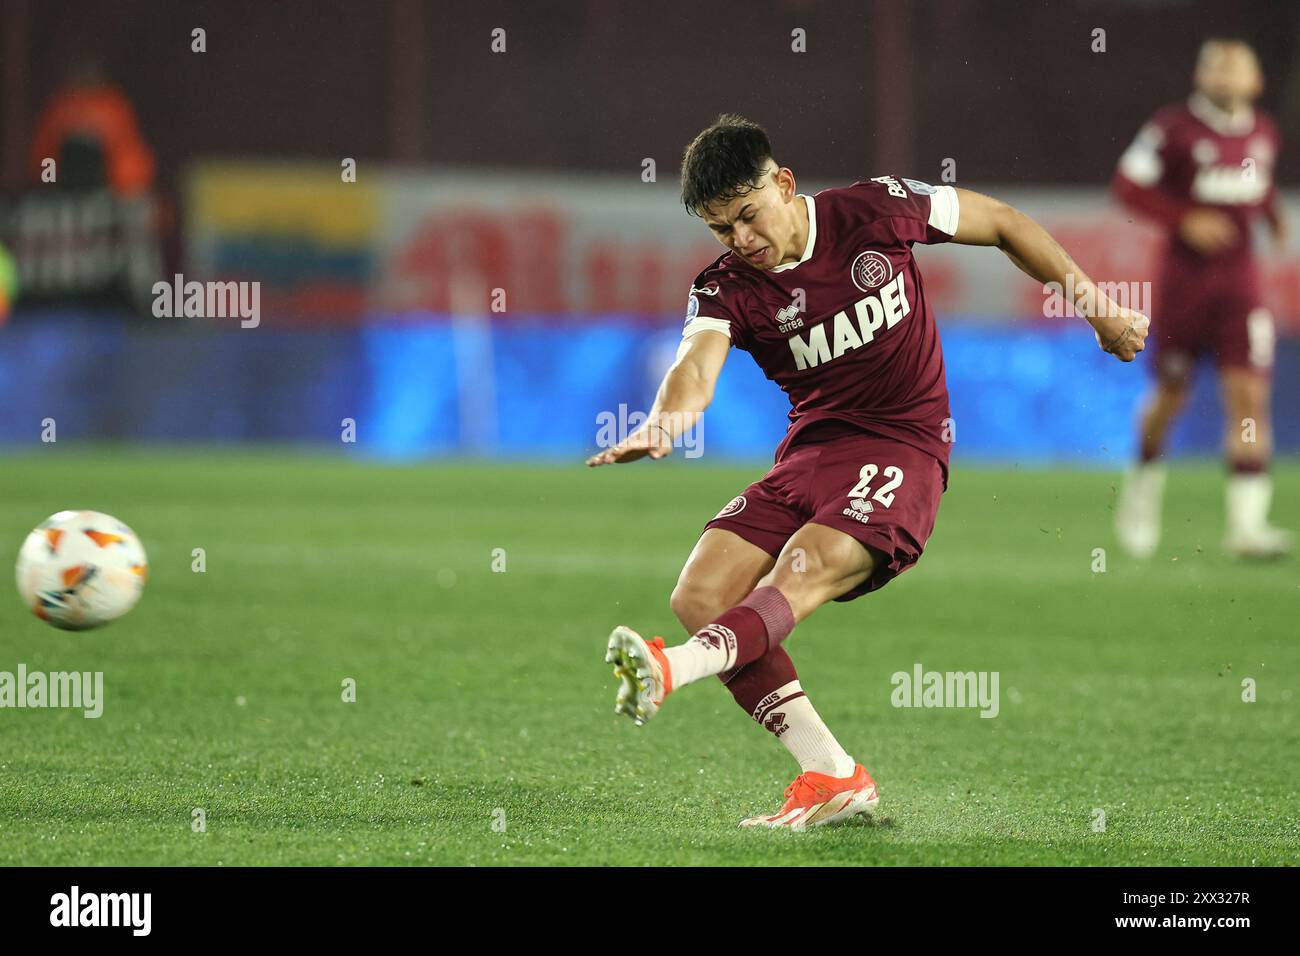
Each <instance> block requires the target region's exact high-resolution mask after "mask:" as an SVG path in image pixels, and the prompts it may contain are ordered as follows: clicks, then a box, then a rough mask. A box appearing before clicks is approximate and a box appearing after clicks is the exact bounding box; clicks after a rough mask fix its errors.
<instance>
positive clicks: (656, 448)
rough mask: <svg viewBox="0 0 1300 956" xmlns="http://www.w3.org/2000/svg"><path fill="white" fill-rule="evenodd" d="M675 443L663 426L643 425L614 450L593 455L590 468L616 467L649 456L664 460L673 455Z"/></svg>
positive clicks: (588, 462)
mask: <svg viewBox="0 0 1300 956" xmlns="http://www.w3.org/2000/svg"><path fill="white" fill-rule="evenodd" d="M672 450H673V441H672V436H670V435H669V434H668V430H667V429H666V428H664V427H663V426H662V425H649V424H647V425H642V426H641V427H640V428H638V429H637V430H636V431H634V432H633V433H632V434H630V435H628V436H627V438H625V439H623V440H622V441H621V442H619V443H618V444H617V445H615V446H614V447H613V448H607V449H605V451H602V452H599V453H597V454H595V455H592V456H591V457H590V458H588V459H587V467H588V468H596V467H598V466H600V465H616V464H622V463H623V462H628V461H636V460H637V459H638V458H644V457H645V456H646V455H649V456H650V457H651V458H663V457H664V456H665V455H670V454H672Z"/></svg>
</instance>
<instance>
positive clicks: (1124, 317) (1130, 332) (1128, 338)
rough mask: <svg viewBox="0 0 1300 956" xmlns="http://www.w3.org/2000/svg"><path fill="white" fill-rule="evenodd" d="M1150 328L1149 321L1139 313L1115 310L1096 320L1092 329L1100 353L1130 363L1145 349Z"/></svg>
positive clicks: (1129, 310)
mask: <svg viewBox="0 0 1300 956" xmlns="http://www.w3.org/2000/svg"><path fill="white" fill-rule="evenodd" d="M1150 326H1151V320H1150V319H1149V318H1147V317H1146V316H1145V315H1143V314H1142V313H1141V312H1135V311H1133V310H1132V309H1115V310H1113V311H1112V312H1111V313H1110V314H1108V315H1106V316H1104V317H1102V318H1100V319H1098V320H1097V321H1096V323H1095V324H1094V326H1093V328H1094V329H1095V330H1096V336H1097V344H1098V345H1100V346H1101V348H1102V351H1104V352H1109V353H1110V354H1111V355H1113V356H1115V357H1116V358H1117V359H1119V360H1120V361H1121V362H1131V361H1133V360H1134V359H1135V358H1137V354H1138V353H1139V352H1141V351H1142V350H1143V349H1144V348H1146V338H1147V329H1148V328H1149V327H1150Z"/></svg>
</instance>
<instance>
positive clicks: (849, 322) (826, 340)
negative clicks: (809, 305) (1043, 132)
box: [786, 272, 912, 370]
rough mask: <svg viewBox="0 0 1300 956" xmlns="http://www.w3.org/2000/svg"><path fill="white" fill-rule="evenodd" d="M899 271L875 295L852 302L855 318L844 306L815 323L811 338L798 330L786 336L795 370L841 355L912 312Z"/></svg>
mask: <svg viewBox="0 0 1300 956" xmlns="http://www.w3.org/2000/svg"><path fill="white" fill-rule="evenodd" d="M906 275H907V273H905V272H900V273H899V274H898V275H896V276H895V277H894V278H893V279H892V280H891V281H889V282H886V283H885V284H884V285H882V286H881V287H880V291H879V292H877V293H876V294H875V295H869V296H865V297H864V298H861V299H859V300H858V301H857V302H855V303H853V313H854V319H856V321H854V319H850V318H849V312H848V310H847V309H841V310H840V311H839V312H836V313H835V315H834V316H832V317H831V318H829V319H827V320H825V321H824V322H820V323H818V324H817V325H814V326H813V327H812V328H810V329H809V330H808V338H807V339H806V340H805V339H804V337H803V336H802V335H800V334H799V333H798V332H796V333H795V334H794V335H792V336H790V337H789V338H788V339H786V341H787V342H789V343H790V352H791V354H793V355H794V366H795V369H796V370H803V369H806V368H813V367H815V366H817V365H822V364H824V363H826V362H830V361H832V360H834V359H837V358H839V357H840V356H841V355H843V354H844V353H845V352H848V351H851V350H853V349H860V348H862V347H863V346H864V345H870V344H871V343H872V342H873V341H875V338H876V335H877V333H879V332H882V331H884V330H885V329H892V328H893V327H894V326H895V325H897V324H898V323H899V322H901V321H902V320H903V319H905V318H906V317H907V316H909V315H911V314H912V303H911V302H909V301H908V299H907V290H906V289H905V288H904V286H903V278H904V277H905V276H906Z"/></svg>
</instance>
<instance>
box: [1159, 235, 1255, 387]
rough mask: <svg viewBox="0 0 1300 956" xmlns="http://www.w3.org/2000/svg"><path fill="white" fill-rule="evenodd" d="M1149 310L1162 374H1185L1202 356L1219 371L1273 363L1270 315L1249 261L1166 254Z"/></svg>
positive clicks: (1251, 263)
mask: <svg viewBox="0 0 1300 956" xmlns="http://www.w3.org/2000/svg"><path fill="white" fill-rule="evenodd" d="M1151 311H1152V315H1151V332H1150V335H1149V338H1148V341H1147V344H1148V347H1150V349H1151V352H1152V361H1153V363H1154V367H1155V369H1156V371H1157V372H1158V373H1159V374H1160V375H1161V376H1165V377H1171V378H1182V377H1184V376H1185V375H1186V374H1187V373H1188V372H1190V371H1191V369H1192V366H1193V365H1195V363H1196V360H1197V359H1198V358H1199V357H1201V356H1202V355H1206V356H1210V357H1212V358H1213V359H1214V361H1215V364H1216V365H1217V366H1218V367H1219V368H1221V369H1222V368H1240V369H1248V370H1253V371H1256V372H1260V373H1262V374H1268V373H1269V372H1270V371H1271V369H1272V367H1273V342H1274V332H1273V315H1272V313H1271V312H1270V311H1269V310H1268V308H1267V306H1265V304H1264V299H1263V290H1262V287H1261V285H1260V281H1259V275H1258V273H1257V271H1256V269H1255V265H1254V263H1253V262H1252V261H1251V260H1249V259H1241V260H1236V259H1233V260H1231V261H1227V262H1222V263H1220V262H1217V261H1215V260H1205V259H1199V258H1191V257H1189V256H1187V255H1169V256H1168V257H1167V258H1166V259H1165V261H1164V263H1163V264H1162V266H1161V269H1160V276H1159V281H1158V282H1157V283H1156V286H1155V291H1154V294H1153V296H1152V303H1151Z"/></svg>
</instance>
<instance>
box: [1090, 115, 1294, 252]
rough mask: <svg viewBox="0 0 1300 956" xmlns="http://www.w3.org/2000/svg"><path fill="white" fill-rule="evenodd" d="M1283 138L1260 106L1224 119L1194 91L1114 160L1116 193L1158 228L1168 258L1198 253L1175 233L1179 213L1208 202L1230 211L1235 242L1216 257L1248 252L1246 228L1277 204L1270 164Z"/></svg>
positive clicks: (1155, 119) (1144, 129)
mask: <svg viewBox="0 0 1300 956" xmlns="http://www.w3.org/2000/svg"><path fill="white" fill-rule="evenodd" d="M1280 145H1281V140H1280V138H1279V136H1278V132H1277V126H1276V125H1275V124H1274V123H1273V120H1272V119H1271V118H1270V117H1268V116H1267V115H1265V114H1264V113H1262V112H1260V111H1258V110H1247V111H1246V112H1244V113H1241V114H1239V115H1237V116H1229V115H1228V114H1226V113H1224V112H1223V111H1222V110H1220V109H1219V108H1218V107H1216V106H1215V105H1214V104H1213V103H1211V102H1210V101H1209V100H1208V99H1206V98H1205V97H1204V96H1202V95H1200V94H1194V95H1193V96H1192V97H1191V98H1190V99H1189V100H1187V102H1185V103H1177V104H1174V105H1171V106H1166V107H1165V108H1164V109H1161V110H1159V111H1158V112H1157V113H1156V114H1155V115H1154V116H1153V117H1152V118H1151V119H1150V120H1149V121H1148V122H1147V124H1146V125H1145V126H1143V127H1142V129H1141V131H1140V132H1139V133H1138V136H1137V139H1136V140H1135V141H1134V142H1133V145H1132V146H1130V147H1129V148H1128V150H1126V151H1125V153H1124V155H1123V156H1122V157H1121V158H1120V161H1119V169H1118V170H1117V171H1116V175H1115V183H1114V186H1115V190H1116V192H1117V193H1118V195H1119V197H1120V198H1121V199H1122V200H1123V201H1124V202H1125V204H1127V205H1128V206H1129V207H1130V208H1131V209H1133V210H1135V211H1136V212H1139V213H1141V214H1143V215H1145V216H1147V217H1148V218H1151V219H1154V220H1155V221H1156V222H1158V223H1160V224H1161V225H1163V226H1164V227H1165V228H1166V229H1167V230H1168V231H1169V234H1170V252H1171V253H1173V254H1174V255H1182V256H1190V257H1196V258H1198V259H1200V258H1203V257H1202V256H1201V255H1200V254H1199V253H1197V252H1194V251H1193V250H1192V249H1191V248H1190V247H1188V246H1186V245H1185V244H1184V243H1182V242H1181V241H1180V240H1179V239H1178V236H1177V229H1178V224H1179V222H1180V221H1181V220H1182V218H1183V216H1184V215H1186V214H1187V213H1188V212H1190V211H1191V210H1192V209H1195V208H1198V207H1211V208H1214V209H1218V210H1220V211H1222V212H1223V213H1225V214H1227V215H1228V216H1230V217H1231V218H1232V220H1233V222H1234V223H1235V224H1236V226H1237V231H1238V241H1237V242H1236V243H1235V244H1234V245H1232V246H1231V247H1229V248H1227V249H1225V250H1224V251H1223V252H1222V253H1220V254H1219V255H1218V256H1216V258H1231V257H1242V256H1249V254H1250V226H1251V223H1252V222H1253V221H1254V220H1255V219H1256V218H1258V217H1259V216H1260V215H1261V214H1262V213H1263V212H1264V211H1265V210H1266V209H1268V208H1269V207H1270V206H1271V205H1272V204H1273V203H1274V202H1276V201H1277V190H1276V186H1275V185H1274V182H1273V168H1274V164H1275V163H1276V161H1277V154H1278V150H1279V148H1280Z"/></svg>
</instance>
